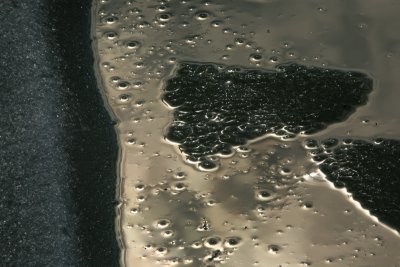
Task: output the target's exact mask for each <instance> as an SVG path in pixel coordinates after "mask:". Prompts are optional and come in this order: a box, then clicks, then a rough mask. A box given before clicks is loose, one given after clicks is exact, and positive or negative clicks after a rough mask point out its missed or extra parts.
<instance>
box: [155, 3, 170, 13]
mask: <svg viewBox="0 0 400 267" xmlns="http://www.w3.org/2000/svg"><path fill="white" fill-rule="evenodd" d="M167 10H168V7H167V6H164V5H163V6H158V7H157V11H158V12H165V11H167Z"/></svg>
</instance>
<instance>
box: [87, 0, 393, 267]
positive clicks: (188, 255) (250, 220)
mask: <svg viewBox="0 0 400 267" xmlns="http://www.w3.org/2000/svg"><path fill="white" fill-rule="evenodd" d="M399 5H400V3H397V1H381V2H379V3H377V2H375V1H352V2H351V3H349V2H348V1H339V2H338V1H301V2H299V1H294V0H292V1H274V0H270V1H256V0H253V1H244V0H242V1H227V0H226V1H215V2H213V1H185V0H182V1H144V0H143V1H129V0H128V1H127V0H108V1H107V0H102V1H94V5H93V28H92V34H93V38H94V45H93V47H94V54H95V56H96V58H97V62H96V66H95V67H96V70H97V74H98V79H99V85H100V87H101V90H102V92H103V95H104V99H105V102H106V103H107V105H108V108H109V111H110V112H111V113H112V114H113V115H114V118H115V119H116V120H117V122H118V123H117V125H116V131H117V135H118V138H119V144H120V160H119V162H118V163H116V164H118V167H119V174H118V176H119V180H118V188H119V192H118V195H117V198H118V200H119V203H120V204H119V205H118V207H117V217H116V221H117V229H116V232H117V238H118V241H119V242H120V246H121V249H122V253H121V266H135V267H137V266H143V267H146V266H155V265H178V266H180V265H186V266H232V267H234V266H245V265H254V266H266V265H268V266H282V267H286V266H324V265H326V266H360V267H361V266H383V265H384V266H399V265H398V264H399V262H400V255H398V248H399V246H400V238H399V235H398V233H397V231H396V230H394V229H392V228H391V227H389V226H386V225H385V224H383V223H381V222H380V221H379V220H378V218H379V216H377V217H378V218H377V217H375V216H371V215H370V214H369V212H368V210H367V209H364V208H362V206H361V205H363V203H362V200H361V204H360V203H359V202H357V201H355V200H353V198H352V197H351V194H350V193H349V192H348V190H347V189H346V187H345V188H342V189H338V188H335V186H334V185H333V183H331V182H329V181H328V180H327V179H326V176H325V175H324V174H323V173H322V172H321V170H320V168H319V166H320V165H319V164H320V163H318V161H315V160H313V157H312V154H310V153H311V152H310V149H309V148H306V146H305V141H306V140H308V139H310V138H312V139H315V140H319V141H322V140H325V139H327V138H332V137H335V138H338V140H339V142H342V140H345V139H346V138H349V137H350V138H352V139H363V140H373V139H375V138H378V137H379V138H388V139H399V137H400V128H399V127H397V125H398V122H399V118H400V116H399V115H400V109H398V108H397V100H398V99H399V96H400V93H399V92H398V89H397V87H398V85H399V83H400V79H399V78H398V77H397V76H396V73H397V72H398V71H399V70H398V68H399V66H400V64H399V63H400V58H399V56H400V55H399V52H400V51H399V49H400V47H399V45H398V38H400V37H398V35H397V29H398V28H399V27H398V26H399V24H400V19H399V18H398V15H397V13H398V12H396V11H397V10H398V9H399V8H400V6H399ZM183 62H201V63H205V62H207V63H212V64H224V66H240V67H241V68H242V69H245V70H246V69H260V70H263V71H270V72H271V71H275V70H276V66H279V65H280V64H285V63H288V62H295V63H297V64H301V65H304V66H315V67H319V68H324V69H329V70H341V71H352V72H355V71H357V72H361V73H364V74H365V75H367V76H368V77H370V78H371V79H372V80H373V82H374V83H373V90H372V92H371V93H370V94H369V95H368V102H367V103H366V104H362V105H361V106H359V105H355V106H354V108H355V110H353V111H352V112H351V113H350V114H347V115H346V116H345V118H344V119H345V121H340V122H337V123H333V124H329V125H327V127H326V128H325V129H319V131H317V132H316V133H314V134H312V135H307V134H302V133H301V132H300V133H296V134H295V135H294V136H289V137H290V138H286V139H285V138H284V137H282V135H279V134H277V133H276V132H274V131H272V132H270V133H268V134H264V135H261V136H257V138H253V139H248V140H247V141H248V142H247V144H246V145H245V146H234V149H235V151H236V152H235V153H232V154H233V155H226V156H217V157H211V158H209V157H210V155H208V154H207V155H206V156H207V157H208V158H209V159H211V161H214V162H215V166H218V167H216V168H214V169H211V170H208V171H204V170H203V169H202V168H201V166H199V165H196V164H195V163H192V162H188V161H187V157H186V156H187V155H185V153H181V152H180V148H182V147H180V146H181V145H182V144H180V143H179V142H177V143H171V142H169V141H168V139H166V138H165V136H166V135H167V134H168V132H169V129H170V128H169V127H170V126H171V124H172V121H173V120H174V116H175V114H174V111H176V110H177V108H173V107H171V106H169V105H168V102H165V101H163V98H164V96H165V95H164V93H165V89H166V88H167V84H168V81H171V79H172V78H173V77H176V73H177V72H178V70H179V69H180V68H181V66H182V63H183ZM323 97H325V94H324V93H323V92H322V93H321V99H320V100H321V102H323V99H322V98H323ZM227 99H229V95H228V96H227ZM317 100H318V99H317ZM194 102H196V100H194ZM282 112H289V113H290V109H288V110H285V111H282ZM278 116H279V114H278ZM175 119H176V118H175ZM340 144H341V143H340ZM377 191H379V190H377ZM380 194H382V193H380ZM383 204H384V203H383ZM368 205H369V204H368V203H365V205H363V207H366V206H368ZM368 207H369V206H368ZM382 212H384V211H382ZM389 212H390V211H389ZM374 215H376V214H374ZM392 225H393V224H392Z"/></svg>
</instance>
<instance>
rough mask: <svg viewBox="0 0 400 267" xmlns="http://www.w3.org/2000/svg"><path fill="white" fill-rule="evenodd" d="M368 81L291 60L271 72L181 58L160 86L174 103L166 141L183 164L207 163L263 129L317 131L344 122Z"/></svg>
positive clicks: (363, 76)
mask: <svg viewBox="0 0 400 267" xmlns="http://www.w3.org/2000/svg"><path fill="white" fill-rule="evenodd" d="M371 90H372V79H371V78H369V77H368V76H367V75H366V74H363V73H359V72H354V71H339V70H333V69H324V68H318V67H306V66H302V65H298V64H294V63H293V64H284V65H278V66H277V67H276V71H269V72H268V71H263V70H255V69H244V68H239V67H235V66H225V65H215V64H208V63H183V64H181V66H180V68H179V70H178V72H177V75H176V76H175V77H174V78H172V79H170V80H169V81H168V83H167V86H166V89H165V94H164V97H163V99H164V101H165V102H166V103H167V104H169V105H170V106H173V107H175V110H174V122H173V123H172V125H171V126H170V127H169V130H168V133H167V136H166V138H167V139H168V140H170V141H173V142H176V143H178V144H179V148H180V150H181V151H182V152H183V153H184V154H186V155H187V156H188V160H190V161H194V162H196V161H200V162H201V163H200V166H201V167H203V168H213V167H214V166H215V165H214V164H213V162H211V161H208V160H207V158H206V157H207V156H210V155H214V154H218V153H220V154H230V153H231V149H232V146H234V145H243V144H245V143H246V142H247V141H248V140H250V139H254V138H256V137H260V136H262V135H264V134H267V133H274V134H277V135H280V136H282V137H284V138H291V137H295V136H296V135H297V134H299V133H300V132H304V133H307V134H312V133H316V132H318V131H320V130H322V129H324V128H326V126H327V125H329V124H332V123H335V122H340V121H344V120H345V119H346V118H347V117H348V116H349V115H350V114H351V113H353V112H354V110H355V108H356V107H358V106H360V105H363V104H365V103H366V102H367V96H368V94H369V92H371Z"/></svg>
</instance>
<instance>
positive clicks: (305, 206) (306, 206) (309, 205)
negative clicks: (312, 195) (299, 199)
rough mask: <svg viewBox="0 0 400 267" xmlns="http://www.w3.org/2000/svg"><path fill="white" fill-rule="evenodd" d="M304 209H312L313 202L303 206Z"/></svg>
mask: <svg viewBox="0 0 400 267" xmlns="http://www.w3.org/2000/svg"><path fill="white" fill-rule="evenodd" d="M303 207H304V208H306V209H311V208H312V207H313V204H312V202H309V201H307V202H305V203H304V204H303Z"/></svg>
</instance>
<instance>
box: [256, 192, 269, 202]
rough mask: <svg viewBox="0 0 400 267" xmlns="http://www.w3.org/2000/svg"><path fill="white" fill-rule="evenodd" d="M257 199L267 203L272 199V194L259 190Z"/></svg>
mask: <svg viewBox="0 0 400 267" xmlns="http://www.w3.org/2000/svg"><path fill="white" fill-rule="evenodd" d="M256 198H257V199H258V200H261V201H266V200H270V199H271V193H270V192H269V191H267V190H259V191H257V193H256Z"/></svg>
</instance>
